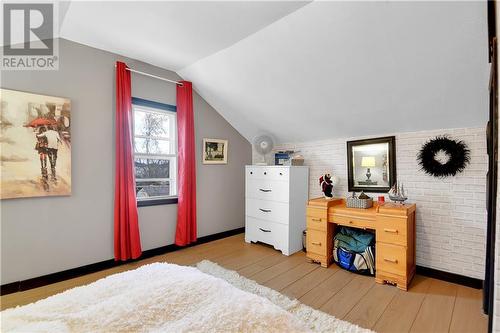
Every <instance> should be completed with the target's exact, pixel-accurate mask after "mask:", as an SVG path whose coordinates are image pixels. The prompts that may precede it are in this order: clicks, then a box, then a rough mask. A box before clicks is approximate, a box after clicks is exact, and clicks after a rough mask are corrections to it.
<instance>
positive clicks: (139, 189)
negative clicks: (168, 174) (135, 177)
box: [135, 180, 170, 199]
mask: <svg viewBox="0 0 500 333" xmlns="http://www.w3.org/2000/svg"><path fill="white" fill-rule="evenodd" d="M135 192H136V196H137V199H144V198H154V197H165V196H169V195H170V181H168V180H165V181H161V180H158V181H138V182H137V183H136V185H135Z"/></svg>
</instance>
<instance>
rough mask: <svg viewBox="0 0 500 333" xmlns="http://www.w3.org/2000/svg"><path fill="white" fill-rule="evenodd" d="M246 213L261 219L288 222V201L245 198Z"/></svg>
mask: <svg viewBox="0 0 500 333" xmlns="http://www.w3.org/2000/svg"><path fill="white" fill-rule="evenodd" d="M246 215H248V216H251V217H255V218H258V219H261V220H267V221H271V222H277V223H282V224H288V223H289V222H288V221H289V219H288V215H289V206H288V203H284V202H277V201H269V200H267V201H266V200H259V199H251V198H248V199H246Z"/></svg>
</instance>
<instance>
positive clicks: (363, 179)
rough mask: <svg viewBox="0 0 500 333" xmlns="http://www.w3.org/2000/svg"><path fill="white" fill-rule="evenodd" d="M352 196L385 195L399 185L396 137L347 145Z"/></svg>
mask: <svg viewBox="0 0 500 333" xmlns="http://www.w3.org/2000/svg"><path fill="white" fill-rule="evenodd" d="M347 176H348V188H349V192H353V191H355V192H360V191H364V192H378V193H385V192H388V191H389V190H390V189H391V186H392V185H393V184H394V183H395V182H396V137H395V136H388V137H383V138H374V139H365V140H356V141H347Z"/></svg>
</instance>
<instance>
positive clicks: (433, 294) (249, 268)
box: [0, 235, 487, 333]
mask: <svg viewBox="0 0 500 333" xmlns="http://www.w3.org/2000/svg"><path fill="white" fill-rule="evenodd" d="M204 259H207V260H211V261H213V262H216V263H218V264H219V265H221V266H223V267H225V268H227V269H231V270H236V271H237V272H238V273H239V274H241V275H243V276H245V277H248V278H250V279H252V280H255V281H257V282H258V283H260V284H262V285H265V286H268V287H270V288H273V289H275V290H278V291H280V292H281V293H283V294H285V295H288V296H289V297H292V298H297V299H299V300H300V301H301V302H303V303H304V304H307V305H309V306H312V307H314V308H316V309H320V310H322V311H325V312H327V313H330V314H332V315H334V316H336V317H337V318H340V319H344V320H347V321H349V322H352V323H355V324H358V325H360V326H362V327H366V328H370V329H373V330H375V331H377V332H398V333H399V332H426V333H427V332H471V333H472V332H486V331H487V317H486V316H485V315H483V314H482V310H481V290H476V289H472V288H467V287H464V286H460V285H455V284H452V283H448V282H444V281H440V280H435V279H431V278H427V277H423V276H416V277H415V278H414V280H413V282H412V284H411V285H410V288H409V290H408V292H404V291H401V290H399V289H397V288H395V287H392V286H387V285H380V284H376V283H375V280H374V278H372V277H366V276H360V275H356V274H351V273H349V272H346V271H344V270H341V269H339V268H338V267H337V266H334V265H332V266H330V267H329V268H322V267H321V266H320V265H318V264H310V263H307V262H306V261H305V255H304V253H302V252H299V253H296V254H294V255H292V256H289V257H286V256H283V255H281V253H280V252H278V251H275V250H274V249H272V248H271V247H268V246H265V245H261V244H246V243H245V242H244V240H243V235H236V236H232V237H228V238H225V239H221V240H217V241H214V242H210V243H206V244H202V245H198V246H194V247H190V248H187V249H184V250H181V251H176V252H172V253H167V254H164V255H160V256H156V257H153V258H149V259H145V260H141V261H138V262H134V263H130V264H125V265H122V266H118V267H114V268H112V269H108V270H105V271H101V272H97V273H93V274H88V275H85V276H82V277H79V278H75V279H71V280H67V281H63V282H59V283H54V284H52V285H48V286H45V287H41V288H36V289H32V290H28V291H23V292H18V293H14V294H10V295H5V296H2V297H1V298H0V302H1V308H2V309H6V308H10V307H13V306H16V305H23V304H28V303H31V302H34V301H37V300H39V299H43V298H46V297H48V296H51V295H54V294H57V293H59V292H62V291H64V290H66V289H69V288H73V287H76V286H81V285H85V284H88V283H90V282H93V281H96V280H98V279H100V278H102V277H105V276H107V275H110V274H114V273H118V272H123V271H126V270H130V269H135V268H137V267H139V266H141V265H145V264H149V263H152V262H169V263H176V264H180V265H193V264H196V263H197V262H199V261H201V260H204Z"/></svg>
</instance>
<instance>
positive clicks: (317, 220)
mask: <svg viewBox="0 0 500 333" xmlns="http://www.w3.org/2000/svg"><path fill="white" fill-rule="evenodd" d="M311 221H314V222H321V219H316V218H314V217H313V218H311Z"/></svg>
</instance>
